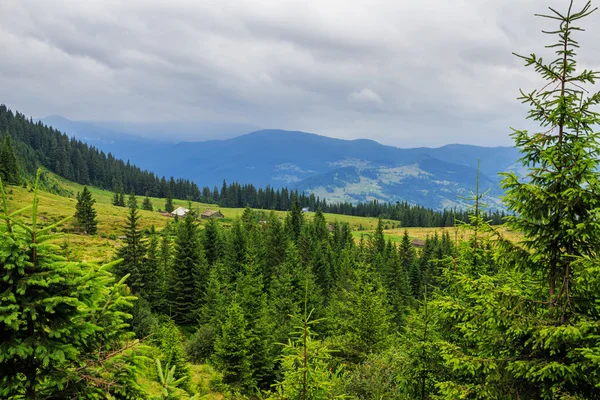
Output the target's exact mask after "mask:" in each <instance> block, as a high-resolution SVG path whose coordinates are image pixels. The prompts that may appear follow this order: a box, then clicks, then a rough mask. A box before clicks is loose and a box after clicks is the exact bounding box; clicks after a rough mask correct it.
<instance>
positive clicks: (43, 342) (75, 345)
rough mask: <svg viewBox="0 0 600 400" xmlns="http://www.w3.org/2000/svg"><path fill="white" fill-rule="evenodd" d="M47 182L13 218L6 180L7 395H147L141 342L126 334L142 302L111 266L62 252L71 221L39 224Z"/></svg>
mask: <svg viewBox="0 0 600 400" xmlns="http://www.w3.org/2000/svg"><path fill="white" fill-rule="evenodd" d="M39 178H40V171H38V174H37V179H36V183H35V186H34V192H33V205H32V207H30V208H26V209H22V210H20V211H18V212H14V213H12V214H10V213H9V211H8V206H7V200H6V195H5V192H4V187H3V185H2V182H1V180H0V195H1V197H2V204H3V206H2V210H1V212H0V220H1V222H0V293H1V294H0V397H2V398H5V399H20V398H27V399H34V400H35V399H42V398H98V397H105V396H107V395H111V396H116V397H119V398H136V397H139V396H142V392H141V390H140V387H139V385H138V384H137V377H136V374H137V372H136V364H135V362H134V360H133V358H132V350H133V349H134V348H135V346H136V342H135V341H133V339H132V337H131V334H129V333H127V331H126V330H125V329H123V328H125V327H127V323H126V320H127V319H128V318H130V315H129V314H128V313H127V308H128V307H131V302H132V300H134V298H133V297H131V296H129V295H128V289H127V287H126V286H125V285H124V284H123V281H124V279H122V280H121V281H120V282H118V283H115V281H114V279H113V277H112V275H111V274H109V273H108V272H107V269H109V268H110V267H111V265H104V266H101V267H99V266H97V265H94V264H87V263H82V262H74V261H71V262H67V261H66V260H64V259H63V258H61V257H60V256H59V255H58V254H59V253H60V249H59V248H58V247H57V246H56V245H54V244H52V242H53V241H55V240H56V239H57V238H58V237H59V235H57V234H53V233H52V231H53V230H54V229H55V228H56V227H58V226H60V225H62V224H63V223H64V222H65V221H66V220H63V221H61V222H59V223H57V224H54V225H49V226H46V227H40V226H38V223H37V222H38V221H37V215H38V202H39V198H38V196H37V187H38V184H39ZM27 210H31V221H30V224H28V225H27V226H25V225H24V224H22V222H21V221H20V218H19V217H20V216H21V215H20V214H23V213H24V212H25V211H27Z"/></svg>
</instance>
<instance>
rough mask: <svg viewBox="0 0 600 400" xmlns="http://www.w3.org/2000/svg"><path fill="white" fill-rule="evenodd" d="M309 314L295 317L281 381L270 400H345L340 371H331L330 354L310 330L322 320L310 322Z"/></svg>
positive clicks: (281, 360) (286, 347)
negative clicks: (293, 330) (342, 399)
mask: <svg viewBox="0 0 600 400" xmlns="http://www.w3.org/2000/svg"><path fill="white" fill-rule="evenodd" d="M311 317H312V313H308V312H306V311H305V313H304V315H303V316H301V317H300V316H298V315H296V316H294V322H295V323H296V324H297V325H296V331H295V332H294V333H293V335H292V339H288V342H287V344H286V345H285V347H284V349H283V355H282V356H281V359H280V362H281V365H282V369H283V379H282V380H281V381H279V382H277V384H276V385H275V389H276V393H275V394H273V395H272V396H271V397H270V399H273V400H275V399H277V400H283V399H298V400H309V399H311V400H330V399H341V398H345V397H346V396H344V394H343V386H344V385H343V383H344V374H343V372H342V371H341V369H340V368H338V369H335V370H333V371H332V369H331V367H330V361H331V359H332V353H333V352H332V350H330V349H329V348H328V347H327V345H325V344H324V343H323V342H321V341H319V340H316V339H315V336H316V335H315V333H314V332H313V331H312V329H311V328H312V327H313V326H314V325H315V324H317V323H319V322H321V320H317V319H312V318H311Z"/></svg>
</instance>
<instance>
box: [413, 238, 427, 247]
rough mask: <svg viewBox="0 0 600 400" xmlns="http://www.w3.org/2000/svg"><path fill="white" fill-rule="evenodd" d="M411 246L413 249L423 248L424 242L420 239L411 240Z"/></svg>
mask: <svg viewBox="0 0 600 400" xmlns="http://www.w3.org/2000/svg"><path fill="white" fill-rule="evenodd" d="M412 245H413V246H415V247H423V246H425V241H424V240H421V239H413V241H412Z"/></svg>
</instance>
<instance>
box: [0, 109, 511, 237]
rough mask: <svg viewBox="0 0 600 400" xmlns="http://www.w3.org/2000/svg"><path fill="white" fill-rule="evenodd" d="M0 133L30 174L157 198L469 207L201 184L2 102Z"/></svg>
mask: <svg viewBox="0 0 600 400" xmlns="http://www.w3.org/2000/svg"><path fill="white" fill-rule="evenodd" d="M0 135H1V136H2V137H0V139H2V140H3V141H5V140H6V139H4V137H6V136H8V135H10V137H11V138H12V140H13V142H14V144H13V148H14V152H15V154H16V156H17V157H16V158H17V163H18V165H19V167H20V169H21V170H22V171H24V172H26V173H27V174H28V175H30V176H33V175H34V173H35V171H36V169H37V168H38V167H39V166H44V167H46V168H47V169H48V170H50V171H52V172H54V173H56V174H57V175H60V176H62V177H64V178H66V179H68V180H71V181H73V182H77V183H80V184H82V185H92V186H96V187H99V188H103V189H106V190H113V191H117V192H119V193H121V194H122V193H131V192H132V191H133V192H134V193H135V194H136V195H138V196H142V195H146V196H150V197H160V198H176V199H182V200H188V199H189V200H192V201H200V202H205V203H214V204H219V205H220V206H222V207H245V206H247V205H249V206H251V207H253V208H261V209H267V210H280V211H287V210H290V208H291V205H292V204H293V203H294V202H295V201H296V200H297V201H299V202H300V205H301V206H302V207H309V208H310V209H311V210H312V211H315V210H317V209H318V208H321V209H322V210H323V211H324V212H328V213H334V214H344V215H354V216H360V217H379V216H381V217H383V218H387V219H392V220H397V221H400V224H401V225H402V226H406V227H410V226H421V227H435V226H439V227H442V226H453V225H454V223H455V221H463V222H466V221H467V220H468V213H467V212H466V211H464V210H457V209H453V210H444V211H436V210H433V209H430V208H425V207H422V206H418V205H411V204H408V203H397V204H390V203H380V202H378V201H372V202H369V203H359V204H357V205H353V204H351V203H331V204H330V203H327V202H326V201H325V200H324V199H320V198H319V197H315V195H314V194H310V195H307V194H305V193H299V192H298V191H297V190H291V189H288V188H281V189H275V188H273V187H270V186H267V187H266V188H256V187H255V186H254V185H252V184H244V185H242V184H239V183H237V182H234V183H230V184H227V183H226V182H223V185H222V187H221V189H220V190H219V188H218V187H216V186H215V187H213V188H212V189H211V188H209V187H207V186H205V187H203V188H202V189H200V188H199V187H198V185H196V183H194V182H192V181H190V180H187V179H175V178H174V177H170V178H168V179H167V178H166V177H164V176H163V177H159V176H157V175H155V174H154V173H152V172H149V171H146V170H142V169H140V168H138V167H136V166H135V165H132V164H131V163H129V162H124V161H123V160H119V159H116V158H115V157H114V156H113V155H112V154H111V153H108V154H106V153H104V152H103V151H101V150H98V149H96V148H95V147H93V146H89V145H88V144H86V143H83V142H81V141H80V140H76V139H75V138H69V137H68V136H67V135H66V134H64V133H62V132H60V131H58V130H56V129H54V128H52V127H48V126H46V125H44V124H43V123H42V122H34V121H33V120H32V119H27V118H26V117H25V115H23V114H21V113H19V112H16V113H13V112H12V111H11V110H9V109H8V108H7V107H6V106H5V105H0ZM485 218H486V219H487V220H489V221H491V223H492V224H501V223H502V222H503V220H504V214H503V213H500V212H494V213H490V214H487V215H485Z"/></svg>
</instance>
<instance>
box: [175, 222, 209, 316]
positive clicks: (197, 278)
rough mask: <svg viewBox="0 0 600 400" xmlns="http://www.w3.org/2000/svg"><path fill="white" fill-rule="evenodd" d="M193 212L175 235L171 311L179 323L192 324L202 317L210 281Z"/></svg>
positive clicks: (180, 225)
mask: <svg viewBox="0 0 600 400" xmlns="http://www.w3.org/2000/svg"><path fill="white" fill-rule="evenodd" d="M203 255H204V254H203V252H202V248H201V244H200V237H199V236H198V226H197V225H196V222H195V221H194V217H193V216H192V215H191V213H188V214H186V216H185V218H184V220H183V223H180V224H179V226H178V229H177V237H176V238H175V254H174V259H173V266H172V267H171V272H170V276H169V287H168V290H167V303H168V306H169V313H170V314H171V316H172V318H173V319H174V320H175V322H177V323H179V324H192V323H194V322H195V321H196V320H197V318H198V309H199V307H200V305H201V304H200V302H201V300H202V294H203V293H204V290H205V288H206V283H207V281H208V269H207V266H206V259H205V258H204V257H203Z"/></svg>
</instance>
